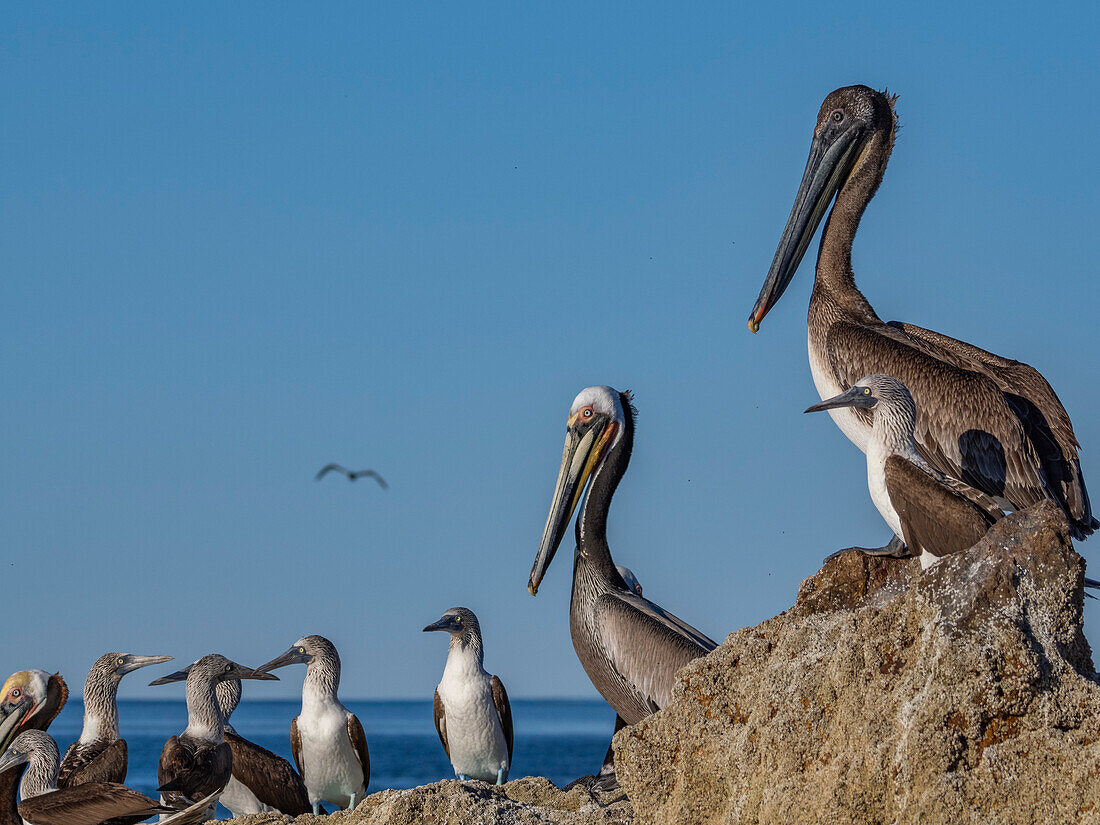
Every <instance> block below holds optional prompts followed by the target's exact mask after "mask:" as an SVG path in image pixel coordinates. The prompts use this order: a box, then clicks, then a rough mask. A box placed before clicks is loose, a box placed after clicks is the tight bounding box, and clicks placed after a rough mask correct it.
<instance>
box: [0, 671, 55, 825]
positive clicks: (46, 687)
mask: <svg viewBox="0 0 1100 825" xmlns="http://www.w3.org/2000/svg"><path fill="white" fill-rule="evenodd" d="M68 698H69V688H68V686H67V685H66V684H65V680H64V679H62V678H61V675H60V674H58V673H54V674H53V675H51V674H49V673H47V672H46V671H44V670H38V669H34V670H20V671H18V672H16V673H13V674H12V675H11V676H9V677H8V678H7V680H6V681H5V682H4V685H3V687H2V688H0V752H2V751H4V750H6V749H7V748H8V747H9V746H10V745H11V744H12V742H13V741H14V740H15V738H16V736H18V735H19V734H20V733H21V732H23V731H28V730H38V731H44V730H46V729H47V728H48V727H49V726H50V723H51V722H53V720H54V719H56V718H57V714H59V713H60V712H61V709H62V708H63V707H65V702H66V701H67V700H68ZM55 747H56V746H55ZM23 771H24V766H23V765H22V764H20V765H17V766H14V767H12V768H11V769H9V770H5V771H0V825H22V822H23V821H22V819H21V818H20V816H19V814H18V812H17V810H16V791H17V790H18V789H19V780H20V777H21V775H22V774H23Z"/></svg>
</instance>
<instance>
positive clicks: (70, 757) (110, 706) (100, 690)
mask: <svg viewBox="0 0 1100 825" xmlns="http://www.w3.org/2000/svg"><path fill="white" fill-rule="evenodd" d="M171 658H172V657H171V656H134V655H132V654H129V653H104V654H103V655H102V656H100V657H99V658H98V659H96V661H95V663H94V664H93V665H92V669H91V670H90V671H88V678H87V679H85V680H84V727H83V729H82V730H81V732H80V738H79V739H77V740H76V741H75V742H73V743H72V744H71V745H69V748H68V750H66V751H65V757H64V758H63V759H62V760H61V769H60V772H59V774H58V777H57V787H59V788H68V787H72V786H73V785H83V784H84V783H85V782H118V783H122V782H125V781H126V762H127V753H126V740H125V739H123V738H122V737H120V736H119V735H118V699H117V695H118V685H119V682H121V681H122V677H123V676H125V675H126V674H127V673H132V672H133V671H135V670H137V669H138V668H143V667H148V666H149V665H157V664H160V663H161V662H167V661H170V660H171Z"/></svg>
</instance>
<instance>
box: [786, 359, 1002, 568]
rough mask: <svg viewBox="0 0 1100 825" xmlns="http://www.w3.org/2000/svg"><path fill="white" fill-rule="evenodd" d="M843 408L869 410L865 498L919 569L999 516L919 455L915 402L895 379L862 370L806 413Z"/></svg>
mask: <svg viewBox="0 0 1100 825" xmlns="http://www.w3.org/2000/svg"><path fill="white" fill-rule="evenodd" d="M845 407H853V408H856V409H862V410H870V411H871V418H872V426H871V435H870V437H869V438H868V440H867V487H868V489H870V491H871V500H872V501H874V502H875V507H877V508H878V511H879V513H881V514H882V518H883V519H884V520H885V521H886V523H887V524H888V525H889V526H890V529H891V530H893V531H894V535H896V536H897V537H898V538H899V539H901V540H902V541H904V542H905V546H906V547H908V548H909V550H910V551H911V552H913V553H914V554H916V553H919V554H920V564H921V568H922V569H928V568H929V567H931V566H932V565H933V564H935V563H936V562H938V561H939V560H940V559H942V558H943V557H944V556H947V555H950V554H951V553H958V552H961V551H963V550H966V549H968V548H970V547H973V546H974V545H975V544H977V543H978V542H979V541H980V540H981V538H982V536H984V535H985V534H986V533H987V532H988V531H989V528H990V527H992V526H993V525H994V524H995V523H996V522H997V521H998V520H999V519H1000V518H1001V516H1003V515H1004V514H1003V513H1002V512H1001V509H1000V507H998V506H997V503H996V502H995V501H993V499H992V498H990V497H989V496H987V495H986V494H985V493H983V492H982V491H981V490H975V489H974V488H973V487H971V486H970V485H969V484H964V483H963V482H961V481H959V480H958V479H954V478H951V477H950V476H945V475H944V474H943V473H941V472H940V471H939V470H935V469H933V468H932V467H929V466H928V462H926V461H925V460H924V459H923V458H921V457H920V454H919V453H918V452H917V443H916V441H915V440H914V438H913V428H914V427H915V426H916V423H917V407H916V405H915V404H914V403H913V396H911V395H910V394H909V390H907V389H906V388H905V385H904V384H902V383H901V382H900V381H898V380H897V379H896V378H892V377H890V376H889V375H868V376H865V377H863V378H861V379H859V380H858V381H856V383H855V384H854V385H853V386H852V387H851V388H850V389H848V390H845V391H844V392H842V393H841V394H840V395H838V396H836V397H835V398H830V399H828V400H826V401H822V402H821V403H820V404H814V405H813V406H812V407H810V408H809V409H808V410H806V412H820V411H822V410H837V409H843V408H845Z"/></svg>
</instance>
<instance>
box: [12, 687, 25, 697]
mask: <svg viewBox="0 0 1100 825" xmlns="http://www.w3.org/2000/svg"><path fill="white" fill-rule="evenodd" d="M11 695H12V698H13V699H18V698H19V697H20V696H22V695H23V691H21V690H20V689H19V688H12V689H11Z"/></svg>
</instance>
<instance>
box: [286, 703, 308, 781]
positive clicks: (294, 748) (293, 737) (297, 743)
mask: <svg viewBox="0 0 1100 825" xmlns="http://www.w3.org/2000/svg"><path fill="white" fill-rule="evenodd" d="M290 755H291V756H293V757H294V764H295V765H296V766H297V767H298V775H299V776H302V777H305V775H306V769H305V768H303V767H302V735H301V734H300V733H298V717H297V716H295V717H294V718H293V719H291V720H290Z"/></svg>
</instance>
